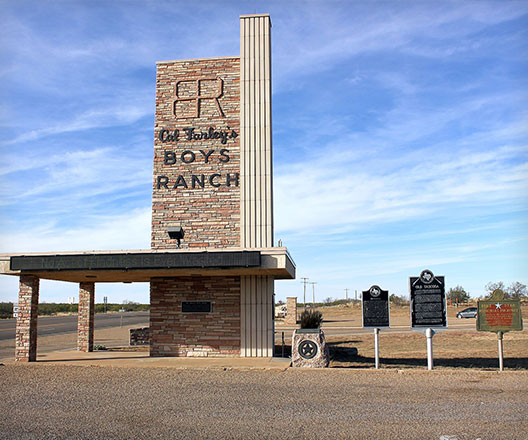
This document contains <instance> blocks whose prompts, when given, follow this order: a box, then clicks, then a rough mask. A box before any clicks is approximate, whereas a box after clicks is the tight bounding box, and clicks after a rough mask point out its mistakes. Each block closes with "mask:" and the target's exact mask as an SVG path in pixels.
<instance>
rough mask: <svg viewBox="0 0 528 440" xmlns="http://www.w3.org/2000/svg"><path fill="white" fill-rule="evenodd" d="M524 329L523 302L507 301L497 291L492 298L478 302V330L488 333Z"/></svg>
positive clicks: (501, 293)
mask: <svg viewBox="0 0 528 440" xmlns="http://www.w3.org/2000/svg"><path fill="white" fill-rule="evenodd" d="M522 329H523V321H522V316H521V301H520V300H519V299H513V298H511V299H506V298H504V292H503V291H502V290H500V289H497V290H495V291H494V292H493V294H492V295H491V298H489V299H486V300H481V301H478V315H477V330H478V331H486V332H510V331H520V330H522Z"/></svg>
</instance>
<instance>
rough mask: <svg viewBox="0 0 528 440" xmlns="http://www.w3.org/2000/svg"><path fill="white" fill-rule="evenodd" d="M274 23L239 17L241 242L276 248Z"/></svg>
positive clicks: (264, 18)
mask: <svg viewBox="0 0 528 440" xmlns="http://www.w3.org/2000/svg"><path fill="white" fill-rule="evenodd" d="M271 128H272V127H271V21H270V17H269V14H263V15H243V16H241V17H240V134H241V141H240V177H241V187H240V243H241V246H242V247H243V248H255V247H271V246H273V182H272V180H273V169H272V168H273V167H272V162H273V160H272V138H271V134H272V130H271Z"/></svg>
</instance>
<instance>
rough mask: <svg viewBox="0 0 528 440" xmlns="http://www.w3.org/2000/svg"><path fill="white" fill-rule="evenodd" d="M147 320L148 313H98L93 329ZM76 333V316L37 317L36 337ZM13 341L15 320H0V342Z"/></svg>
mask: <svg viewBox="0 0 528 440" xmlns="http://www.w3.org/2000/svg"><path fill="white" fill-rule="evenodd" d="M148 320H149V312H124V313H98V314H96V315H95V328H96V329H101V328H109V327H119V326H121V325H123V326H133V325H135V324H139V323H144V322H145V321H148ZM76 331H77V315H68V316H39V318H38V335H39V336H45V335H52V334H59V333H72V332H76ZM8 339H15V320H14V319H3V320H0V341H2V340H8Z"/></svg>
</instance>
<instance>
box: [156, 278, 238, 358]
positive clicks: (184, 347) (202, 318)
mask: <svg viewBox="0 0 528 440" xmlns="http://www.w3.org/2000/svg"><path fill="white" fill-rule="evenodd" d="M182 301H210V302H211V305H212V311H211V312H210V313H182ZM150 355H151V356H204V357H205V356H215V357H219V356H239V355H240V277H237V276H226V277H206V276H196V277H192V276H191V277H179V278H153V279H152V280H151V282H150Z"/></svg>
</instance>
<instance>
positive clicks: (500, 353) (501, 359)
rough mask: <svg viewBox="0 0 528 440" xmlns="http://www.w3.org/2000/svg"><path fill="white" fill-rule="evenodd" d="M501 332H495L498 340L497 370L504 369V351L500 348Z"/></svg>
mask: <svg viewBox="0 0 528 440" xmlns="http://www.w3.org/2000/svg"><path fill="white" fill-rule="evenodd" d="M503 335H504V333H503V332H497V339H498V341H499V370H500V371H504V352H503V350H502V337H503Z"/></svg>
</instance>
